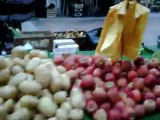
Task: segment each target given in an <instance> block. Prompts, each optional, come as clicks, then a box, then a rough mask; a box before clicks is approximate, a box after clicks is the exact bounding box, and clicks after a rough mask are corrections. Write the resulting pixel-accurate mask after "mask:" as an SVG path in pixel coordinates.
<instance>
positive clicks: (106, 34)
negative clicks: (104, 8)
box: [96, 0, 150, 60]
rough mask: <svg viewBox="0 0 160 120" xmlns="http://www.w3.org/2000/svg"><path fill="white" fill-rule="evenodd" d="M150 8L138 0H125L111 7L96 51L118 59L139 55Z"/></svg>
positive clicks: (133, 57) (132, 57)
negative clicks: (137, 0)
mask: <svg viewBox="0 0 160 120" xmlns="http://www.w3.org/2000/svg"><path fill="white" fill-rule="evenodd" d="M149 12H150V10H149V9H148V8H146V7H144V6H142V5H140V4H138V3H137V2H136V1H128V0H125V1H123V2H121V3H119V4H117V5H115V6H113V7H111V8H110V11H109V13H108V15H107V17H106V19H105V22H104V25H103V30H102V33H101V37H100V40H99V43H98V46H97V48H96V53H98V54H102V55H105V56H107V57H110V58H111V59H112V60H118V59H119V58H120V57H121V56H122V55H124V56H127V57H128V58H130V59H135V58H136V57H137V56H138V51H139V48H140V46H141V43H142V40H143V35H144V31H145V27H146V24H147V19H148V15H149Z"/></svg>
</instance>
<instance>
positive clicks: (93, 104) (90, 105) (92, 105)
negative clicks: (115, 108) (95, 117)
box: [86, 100, 98, 113]
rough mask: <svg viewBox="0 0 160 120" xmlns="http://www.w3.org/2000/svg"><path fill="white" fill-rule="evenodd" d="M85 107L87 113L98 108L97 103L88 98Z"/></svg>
mask: <svg viewBox="0 0 160 120" xmlns="http://www.w3.org/2000/svg"><path fill="white" fill-rule="evenodd" d="M86 109H87V111H88V112H89V113H93V112H95V111H96V110H97V109H98V105H97V103H96V102H95V101H93V100H90V101H88V102H87V104H86Z"/></svg>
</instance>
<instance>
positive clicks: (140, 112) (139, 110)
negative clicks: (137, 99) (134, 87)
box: [134, 105, 145, 117]
mask: <svg viewBox="0 0 160 120" xmlns="http://www.w3.org/2000/svg"><path fill="white" fill-rule="evenodd" d="M134 110H135V115H136V117H144V116H145V107H144V105H136V106H135V108H134Z"/></svg>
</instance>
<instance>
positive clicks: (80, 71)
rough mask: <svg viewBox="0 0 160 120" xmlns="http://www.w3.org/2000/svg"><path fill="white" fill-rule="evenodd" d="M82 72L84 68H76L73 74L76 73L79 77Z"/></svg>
mask: <svg viewBox="0 0 160 120" xmlns="http://www.w3.org/2000/svg"><path fill="white" fill-rule="evenodd" d="M84 70H85V69H84V67H77V68H76V69H75V72H76V73H77V75H78V76H80V74H81V73H82V72H83V71H84Z"/></svg>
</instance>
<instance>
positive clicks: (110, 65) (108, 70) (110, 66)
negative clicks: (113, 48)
mask: <svg viewBox="0 0 160 120" xmlns="http://www.w3.org/2000/svg"><path fill="white" fill-rule="evenodd" d="M105 71H106V73H110V72H111V71H112V63H111V62H108V63H106V64H105Z"/></svg>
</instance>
